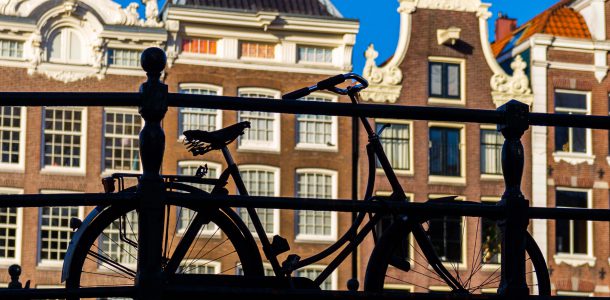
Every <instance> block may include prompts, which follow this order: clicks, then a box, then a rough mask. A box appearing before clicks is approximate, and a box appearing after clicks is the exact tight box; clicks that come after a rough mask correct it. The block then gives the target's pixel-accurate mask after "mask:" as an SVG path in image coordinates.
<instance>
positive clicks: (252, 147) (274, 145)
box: [237, 87, 281, 152]
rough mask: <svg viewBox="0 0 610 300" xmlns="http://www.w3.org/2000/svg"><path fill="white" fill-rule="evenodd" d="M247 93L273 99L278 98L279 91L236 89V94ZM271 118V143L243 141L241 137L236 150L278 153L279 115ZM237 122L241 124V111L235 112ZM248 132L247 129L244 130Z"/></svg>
mask: <svg viewBox="0 0 610 300" xmlns="http://www.w3.org/2000/svg"><path fill="white" fill-rule="evenodd" d="M249 93H260V94H269V95H272V96H273V99H279V98H280V91H278V90H274V89H268V88H259V87H241V88H238V89H237V94H238V95H240V96H241V94H249ZM272 116H273V141H271V142H267V141H252V140H244V139H243V136H242V137H240V138H239V140H238V143H237V150H241V151H257V152H259V151H260V152H280V145H281V140H280V138H281V125H280V122H281V120H280V114H278V113H272ZM237 121H238V122H241V121H242V117H241V111H238V112H237ZM246 130H249V129H246Z"/></svg>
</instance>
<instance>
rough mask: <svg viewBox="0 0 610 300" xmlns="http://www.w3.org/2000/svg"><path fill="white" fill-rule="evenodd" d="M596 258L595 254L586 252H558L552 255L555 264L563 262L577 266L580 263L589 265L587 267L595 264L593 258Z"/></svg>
mask: <svg viewBox="0 0 610 300" xmlns="http://www.w3.org/2000/svg"><path fill="white" fill-rule="evenodd" d="M596 259H597V258H596V257H595V256H590V255H586V254H568V253H559V254H555V255H553V260H554V261H555V264H558V265H559V264H561V263H565V264H568V265H570V266H573V267H579V266H582V265H585V264H587V265H589V267H593V266H595V260H596Z"/></svg>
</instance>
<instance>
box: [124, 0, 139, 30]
mask: <svg viewBox="0 0 610 300" xmlns="http://www.w3.org/2000/svg"><path fill="white" fill-rule="evenodd" d="M139 7H140V4H138V3H136V2H131V3H129V5H127V7H126V8H123V10H122V11H121V14H122V18H121V23H122V24H123V25H127V26H136V25H142V21H141V20H140V14H139V13H138V8H139Z"/></svg>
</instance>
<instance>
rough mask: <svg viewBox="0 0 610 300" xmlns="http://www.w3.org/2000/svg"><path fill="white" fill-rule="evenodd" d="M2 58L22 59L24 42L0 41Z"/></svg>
mask: <svg viewBox="0 0 610 300" xmlns="http://www.w3.org/2000/svg"><path fill="white" fill-rule="evenodd" d="M0 56H1V57H11V58H22V57H23V42H21V41H14V40H0Z"/></svg>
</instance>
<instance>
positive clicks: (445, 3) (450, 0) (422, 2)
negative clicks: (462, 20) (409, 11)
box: [404, 0, 481, 12]
mask: <svg viewBox="0 0 610 300" xmlns="http://www.w3.org/2000/svg"><path fill="white" fill-rule="evenodd" d="M404 2H406V3H409V2H410V3H412V4H413V6H414V7H417V8H426V9H441V10H453V11H467V12H477V11H478V9H479V6H481V1H479V0H407V1H404Z"/></svg>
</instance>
